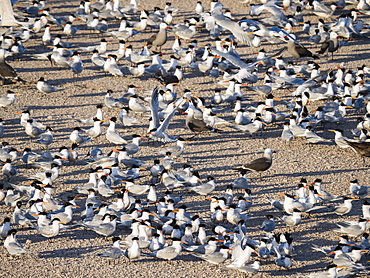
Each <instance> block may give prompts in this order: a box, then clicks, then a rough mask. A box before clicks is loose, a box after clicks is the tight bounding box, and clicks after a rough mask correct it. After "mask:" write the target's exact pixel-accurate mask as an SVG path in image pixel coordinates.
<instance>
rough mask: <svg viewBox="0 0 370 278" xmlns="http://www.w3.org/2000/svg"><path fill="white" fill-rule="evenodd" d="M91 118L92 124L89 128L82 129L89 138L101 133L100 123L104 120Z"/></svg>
mask: <svg viewBox="0 0 370 278" xmlns="http://www.w3.org/2000/svg"><path fill="white" fill-rule="evenodd" d="M93 120H94V126H93V127H92V128H90V129H84V131H85V132H86V133H87V135H88V136H89V137H90V138H91V139H94V138H96V137H98V136H100V135H101V134H102V128H101V123H102V122H104V120H99V119H98V118H96V117H95V118H94V119H93Z"/></svg>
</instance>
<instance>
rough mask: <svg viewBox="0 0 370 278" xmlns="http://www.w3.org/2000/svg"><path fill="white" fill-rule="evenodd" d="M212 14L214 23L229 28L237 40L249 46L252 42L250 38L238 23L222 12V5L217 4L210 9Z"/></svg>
mask: <svg viewBox="0 0 370 278" xmlns="http://www.w3.org/2000/svg"><path fill="white" fill-rule="evenodd" d="M212 16H213V17H214V19H215V21H216V23H217V24H218V25H220V26H222V27H224V28H225V29H227V30H229V31H230V32H231V33H232V34H233V35H234V36H235V37H236V38H237V39H238V40H239V41H241V42H243V43H245V44H247V45H248V46H250V45H251V44H252V42H251V38H250V37H249V35H248V34H247V32H244V31H243V29H242V28H241V27H240V26H239V24H238V23H236V22H234V21H232V20H230V19H228V18H227V17H225V16H224V15H223V14H222V5H219V6H217V7H216V8H214V10H213V11H212Z"/></svg>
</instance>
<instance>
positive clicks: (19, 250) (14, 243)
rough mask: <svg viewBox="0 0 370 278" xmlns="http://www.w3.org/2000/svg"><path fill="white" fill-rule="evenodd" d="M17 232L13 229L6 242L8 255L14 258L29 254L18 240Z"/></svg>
mask: <svg viewBox="0 0 370 278" xmlns="http://www.w3.org/2000/svg"><path fill="white" fill-rule="evenodd" d="M16 233H17V230H15V229H12V230H10V231H9V232H8V236H7V238H6V239H5V241H4V246H5V248H6V250H7V251H8V253H9V254H10V255H12V256H19V255H21V254H25V253H29V252H27V251H26V250H24V249H23V246H22V244H21V243H20V242H19V241H18V240H17V238H16Z"/></svg>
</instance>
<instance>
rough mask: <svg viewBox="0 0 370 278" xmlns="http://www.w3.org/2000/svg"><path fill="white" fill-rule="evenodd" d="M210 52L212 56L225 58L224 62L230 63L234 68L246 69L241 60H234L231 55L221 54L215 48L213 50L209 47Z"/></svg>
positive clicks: (246, 65)
mask: <svg viewBox="0 0 370 278" xmlns="http://www.w3.org/2000/svg"><path fill="white" fill-rule="evenodd" d="M210 50H211V52H212V53H213V54H215V55H217V56H221V57H223V58H225V59H226V60H228V61H229V62H230V63H232V64H233V65H234V66H236V67H238V68H247V67H248V64H246V63H244V62H243V61H242V60H240V59H238V58H236V57H235V56H233V55H230V54H227V53H223V52H221V51H218V50H217V49H216V48H213V47H210Z"/></svg>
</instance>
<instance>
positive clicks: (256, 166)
mask: <svg viewBox="0 0 370 278" xmlns="http://www.w3.org/2000/svg"><path fill="white" fill-rule="evenodd" d="M273 153H275V151H273V150H271V149H269V148H268V149H265V153H264V155H263V157H261V158H257V159H256V160H253V161H252V162H250V163H247V164H244V165H243V166H241V167H237V168H234V169H233V170H237V171H242V170H247V171H252V172H263V171H266V170H268V169H269V168H270V167H271V165H272V154H273Z"/></svg>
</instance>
